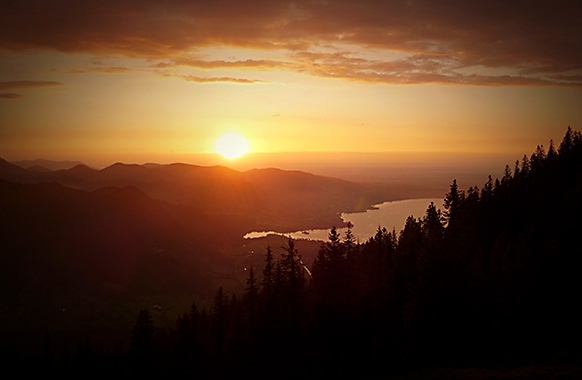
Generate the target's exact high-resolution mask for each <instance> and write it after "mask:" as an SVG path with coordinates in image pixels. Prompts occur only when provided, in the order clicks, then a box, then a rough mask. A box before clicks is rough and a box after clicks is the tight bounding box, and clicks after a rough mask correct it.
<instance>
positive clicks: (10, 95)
mask: <svg viewBox="0 0 582 380" xmlns="http://www.w3.org/2000/svg"><path fill="white" fill-rule="evenodd" d="M20 97H22V94H16V93H14V92H6V93H0V99H17V98H20Z"/></svg>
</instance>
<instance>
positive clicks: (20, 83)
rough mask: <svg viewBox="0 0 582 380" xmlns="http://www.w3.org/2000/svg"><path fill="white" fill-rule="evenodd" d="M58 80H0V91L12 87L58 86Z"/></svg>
mask: <svg viewBox="0 0 582 380" xmlns="http://www.w3.org/2000/svg"><path fill="white" fill-rule="evenodd" d="M60 85H62V83H60V82H50V81H39V80H36V81H35V80H16V81H10V82H0V91H2V90H11V89H14V88H37V87H48V86H60Z"/></svg>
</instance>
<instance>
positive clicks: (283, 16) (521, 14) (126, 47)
mask: <svg viewBox="0 0 582 380" xmlns="http://www.w3.org/2000/svg"><path fill="white" fill-rule="evenodd" d="M580 20H582V6H581V5H580V4H579V2H577V1H570V0H554V1H551V2H550V1H537V0H529V1H525V0H515V1H506V0H488V1H482V0H463V1H460V0H441V1H434V0H407V1H380V0H360V1H357V2H356V1H348V0H345V1H333V0H329V1H325V0H319V1H307V0H304V1H301V0H299V1H293V2H289V1H280V0H271V1H268V2H265V1H258V0H251V1H244V2H241V1H238V0H236V1H235V0H223V1H216V0H197V1H189V0H168V1H164V2H160V1H154V0H139V1H138V0H124V1H120V0H99V1H97V0H86V1H77V0H38V1H32V0H31V1H26V0H23V1H18V2H11V3H10V4H7V5H4V6H3V11H2V12H1V13H0V46H2V47H3V48H4V49H9V50H16V51H18V50H25V49H33V48H40V49H55V50H58V51H63V52H88V53H93V54H101V53H106V54H122V55H125V56H130V57H145V58H153V59H160V60H164V63H160V64H159V65H160V66H159V68H163V67H164V65H165V67H169V66H172V65H183V66H193V67H199V68H205V69H209V68H216V67H223V68H242V67H254V68H258V69H279V68H284V69H288V70H302V71H307V72H309V73H311V74H313V75H322V76H329V77H341V78H348V79H354V80H367V81H379V82H384V83H421V82H422V80H428V79H431V78H432V80H436V81H437V82H445V83H459V84H464V83H467V84H482V85H515V84H521V85H540V84H541V85H546V84H551V85H572V84H574V85H576V84H578V85H579V84H580V83H582V82H581V81H580V80H577V79H576V78H577V76H580V75H582V72H581V71H582V22H580ZM339 44H341V45H342V46H344V49H345V46H359V47H361V48H364V49H368V50H370V49H378V50H383V49H386V50H395V51H399V52H403V53H407V54H408V55H410V56H412V57H414V58H412V59H411V60H386V61H365V60H364V61H361V62H357V58H354V57H352V60H351V61H348V60H347V56H344V57H343V58H342V57H340V58H337V59H336V60H338V61H343V62H346V63H347V64H348V66H347V68H354V67H355V68H364V67H366V66H368V67H367V68H366V69H365V70H363V69H362V70H360V71H359V72H357V73H355V74H350V73H349V72H348V71H347V69H346V70H343V69H342V68H336V70H335V71H334V70H331V67H329V65H327V66H326V64H325V62H323V63H318V62H316V61H314V60H312V59H314V58H316V57H317V56H316V55H310V54H313V53H314V52H315V51H321V48H323V47H326V48H328V49H329V48H331V47H333V46H337V45H339ZM213 45H230V46H238V47H255V48H262V49H280V50H283V51H285V50H286V51H288V52H289V53H297V54H302V55H303V56H302V59H303V60H304V61H292V62H278V61H268V60H264V61H263V60H250V61H237V62H228V61H204V60H190V59H188V58H181V57H184V54H185V53H188V52H191V51H193V50H195V49H197V48H201V47H205V46H213ZM318 49H319V50H318ZM354 50H357V49H355V48H354ZM296 57H298V56H296ZM327 59H328V61H331V60H333V57H331V58H330V57H328V58H327ZM360 59H363V58H360ZM310 60H311V61H310ZM322 65H323V67H322ZM476 67H482V68H486V69H497V68H505V69H510V70H512V73H513V72H514V74H512V75H509V76H507V75H504V76H492V75H485V74H482V75H475V76H471V75H461V74H458V72H457V73H454V72H453V71H454V70H457V69H463V68H476ZM406 68H408V69H406ZM398 70H404V71H398ZM475 70H477V69H475ZM484 72H486V71H483V73H484ZM550 75H551V76H550ZM560 76H562V77H560ZM566 76H567V77H569V79H565V78H566ZM560 78H561V79H560ZM441 79H442V81H441Z"/></svg>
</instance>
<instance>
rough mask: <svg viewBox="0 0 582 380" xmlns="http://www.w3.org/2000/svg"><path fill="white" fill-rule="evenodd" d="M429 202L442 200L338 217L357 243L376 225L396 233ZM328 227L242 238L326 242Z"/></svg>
mask: <svg viewBox="0 0 582 380" xmlns="http://www.w3.org/2000/svg"><path fill="white" fill-rule="evenodd" d="M431 202H434V204H435V205H436V206H437V208H442V199H436V198H435V199H433V198H422V199H405V200H401V201H391V202H384V203H381V204H378V205H374V209H371V210H367V211H366V212H358V213H342V215H341V218H342V220H343V221H344V222H346V223H347V222H351V223H352V224H353V225H354V227H353V228H352V232H353V234H354V236H355V237H356V238H357V239H358V240H359V241H360V242H364V241H366V240H368V239H369V238H370V237H371V236H374V235H375V234H376V231H377V230H378V226H381V227H386V229H387V230H388V231H391V230H392V228H394V229H395V230H396V232H399V231H400V230H402V228H404V223H405V222H406V218H407V217H408V216H410V215H412V216H414V217H415V218H418V217H422V216H424V214H425V212H426V209H427V207H428V206H429V205H430V203H431ZM329 230H330V229H329V228H328V229H314V230H305V231H295V232H275V231H260V232H259V231H254V232H249V233H248V234H246V235H245V236H244V237H245V239H254V238H260V237H264V236H267V235H269V234H277V235H284V236H291V237H292V238H293V239H309V240H321V241H326V240H327V239H328V234H329ZM345 230H346V228H338V231H339V232H340V233H341V235H342V236H343V235H344V233H345Z"/></svg>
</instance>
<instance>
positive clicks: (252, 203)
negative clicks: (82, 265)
mask: <svg viewBox="0 0 582 380" xmlns="http://www.w3.org/2000/svg"><path fill="white" fill-rule="evenodd" d="M0 178H1V179H5V180H8V181H13V182H19V183H48V182H58V183H60V184H62V185H64V186H67V187H71V188H74V189H79V190H87V191H94V190H97V189H100V188H103V187H110V186H114V187H125V186H134V187H136V188H138V189H140V190H142V191H143V192H144V193H146V194H147V195H148V196H150V197H152V198H154V199H159V200H164V201H167V202H170V203H172V204H176V205H188V206H194V207H196V208H197V209H199V210H201V211H204V212H207V213H209V214H211V215H216V216H222V217H234V218H240V219H244V220H245V223H246V226H247V229H248V231H251V230H256V229H271V230H281V231H291V230H298V229H308V228H327V227H330V226H332V225H339V224H341V223H342V221H341V219H340V218H339V214H340V213H341V212H356V211H364V210H366V209H367V208H370V207H371V206H372V205H374V204H377V203H380V202H383V201H386V200H392V199H391V198H390V195H389V194H390V192H389V190H388V187H387V185H382V184H374V185H372V184H358V183H353V182H349V181H344V180H339V179H335V178H329V177H323V176H317V175H313V174H309V173H305V172H300V171H285V170H280V169H274V168H270V169H254V170H250V171H246V172H239V171H236V170H233V169H229V168H226V167H222V166H212V167H205V166H196V165H189V164H180V163H176V164H169V165H159V164H146V165H135V164H134V165H128V164H123V163H116V164H113V165H111V166H109V167H106V168H104V169H102V170H94V169H90V168H88V167H86V166H84V165H77V166H75V167H73V168H71V169H68V170H57V171H50V172H42V171H37V170H26V169H23V168H20V167H18V166H16V165H13V164H10V163H8V162H6V161H4V160H2V161H1V162H0Z"/></svg>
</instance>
